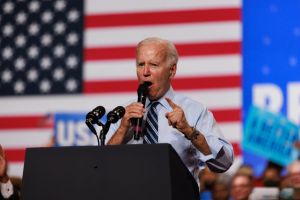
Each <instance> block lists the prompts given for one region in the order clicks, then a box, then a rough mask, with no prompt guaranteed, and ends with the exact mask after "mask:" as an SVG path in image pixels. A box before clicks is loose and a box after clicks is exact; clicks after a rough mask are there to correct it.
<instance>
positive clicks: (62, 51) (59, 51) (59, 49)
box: [54, 45, 65, 58]
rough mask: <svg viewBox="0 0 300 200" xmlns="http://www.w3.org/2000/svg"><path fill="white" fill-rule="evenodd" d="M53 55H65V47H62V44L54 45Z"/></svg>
mask: <svg viewBox="0 0 300 200" xmlns="http://www.w3.org/2000/svg"><path fill="white" fill-rule="evenodd" d="M54 55H55V56H56V57H58V58H60V57H62V56H63V55H65V48H64V47H63V45H57V46H55V47H54Z"/></svg>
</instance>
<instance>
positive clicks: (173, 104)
mask: <svg viewBox="0 0 300 200" xmlns="http://www.w3.org/2000/svg"><path fill="white" fill-rule="evenodd" d="M165 99H166V100H167V102H168V103H169V105H170V106H171V108H173V109H175V108H176V107H178V106H177V104H175V103H174V102H173V101H172V100H171V99H169V98H167V97H166V98H165Z"/></svg>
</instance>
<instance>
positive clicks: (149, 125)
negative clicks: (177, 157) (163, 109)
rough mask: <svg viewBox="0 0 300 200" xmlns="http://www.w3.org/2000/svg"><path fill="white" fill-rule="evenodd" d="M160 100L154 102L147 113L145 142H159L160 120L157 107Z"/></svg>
mask: <svg viewBox="0 0 300 200" xmlns="http://www.w3.org/2000/svg"><path fill="white" fill-rule="evenodd" d="M158 104H159V102H153V103H151V105H150V109H149V111H148V114H147V119H146V125H145V131H144V142H143V143H144V144H154V143H157V142H158V120H157V110H156V107H157V105H158Z"/></svg>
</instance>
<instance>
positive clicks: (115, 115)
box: [100, 106, 125, 146]
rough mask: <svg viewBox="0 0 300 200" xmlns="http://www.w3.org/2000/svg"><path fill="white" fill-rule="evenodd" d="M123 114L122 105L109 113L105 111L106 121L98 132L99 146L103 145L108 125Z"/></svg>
mask: <svg viewBox="0 0 300 200" xmlns="http://www.w3.org/2000/svg"><path fill="white" fill-rule="evenodd" d="M124 114H125V108H124V107H122V106H118V107H116V108H114V109H113V110H112V111H110V112H109V113H107V116H106V117H107V121H106V123H105V125H104V126H102V130H101V132H100V140H101V146H103V145H105V136H106V134H107V132H108V130H109V127H110V125H111V124H114V123H116V122H117V121H118V120H119V119H121V118H122V117H123V116H124Z"/></svg>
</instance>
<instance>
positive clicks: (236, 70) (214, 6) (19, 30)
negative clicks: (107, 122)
mask: <svg viewBox="0 0 300 200" xmlns="http://www.w3.org/2000/svg"><path fill="white" fill-rule="evenodd" d="M0 22H1V27H0V29H1V35H0V37H1V38H0V41H1V48H0V73H1V74H0V92H1V97H0V144H1V145H2V146H3V147H4V149H5V150H6V154H7V158H8V161H9V163H10V166H9V173H10V174H11V175H21V174H22V169H23V160H24V152H25V151H24V150H25V148H26V147H33V146H46V145H47V144H48V143H49V142H50V140H51V136H52V134H53V124H52V121H51V116H52V114H53V113H55V112H88V111H90V110H91V109H93V108H94V107H96V106H97V105H103V106H105V107H107V108H113V107H115V106H117V105H120V104H122V103H124V102H126V101H127V100H129V99H132V98H136V88H137V86H138V84H137V82H136V74H135V60H134V58H135V45H136V44H137V42H138V41H140V40H142V39H144V38H145V37H149V36H158V37H162V38H165V39H168V40H171V41H172V42H174V43H175V45H176V47H177V49H178V51H179V55H180V57H179V64H178V71H177V75H176V78H175V79H174V81H173V87H174V89H175V90H176V91H178V92H181V93H184V94H186V95H188V96H190V97H192V98H194V99H195V100H198V101H199V102H202V103H203V104H205V105H207V106H208V108H209V109H210V110H212V112H213V114H214V115H215V118H216V120H217V121H218V122H219V125H220V128H221V130H222V131H223V133H224V136H225V137H226V138H227V139H228V140H229V141H231V142H232V143H233V146H234V150H235V154H236V156H237V157H238V158H239V157H240V155H241V151H240V148H239V142H240V140H241V134H242V128H241V102H242V100H241V94H242V91H241V74H242V71H241V69H242V56H241V40H242V38H241V37H242V33H241V32H242V30H241V29H242V27H241V24H242V23H241V1H240V0H199V1H194V0H185V1H182V0H172V1H160V0H138V1H134V0H112V1H104V0H97V1H96V0H84V1H83V2H81V1H78V0H72V1H67V0H43V1H38V0H26V1H25V0H24V1H23V0H2V1H1V2H0ZM238 160H239V159H237V161H238Z"/></svg>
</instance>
